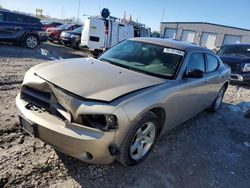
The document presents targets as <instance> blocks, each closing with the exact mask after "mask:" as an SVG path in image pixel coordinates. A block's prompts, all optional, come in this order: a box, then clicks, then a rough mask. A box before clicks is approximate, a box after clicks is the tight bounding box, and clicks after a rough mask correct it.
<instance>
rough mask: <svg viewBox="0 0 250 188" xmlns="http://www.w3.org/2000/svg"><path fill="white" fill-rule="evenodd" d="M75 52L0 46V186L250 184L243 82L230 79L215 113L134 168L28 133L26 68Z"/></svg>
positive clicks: (249, 129) (181, 130)
mask: <svg viewBox="0 0 250 188" xmlns="http://www.w3.org/2000/svg"><path fill="white" fill-rule="evenodd" d="M47 50H49V52H50V53H49V55H48V54H47V55H46V54H45V53H44V52H46V53H47V52H48V51H47ZM41 52H43V53H41ZM51 54H52V55H51ZM65 54H66V55H65ZM80 55H82V54H81V52H75V51H72V50H71V49H68V48H64V47H62V46H58V45H50V44H48V43H46V44H44V45H42V48H39V49H37V50H28V49H25V48H22V47H18V46H11V45H0V65H1V66H0V104H1V105H0V187H15V186H23V187H192V188H193V187H241V188H244V187H249V183H250V160H249V159H250V119H247V118H245V117H244V112H245V111H246V110H247V109H248V108H250V88H249V87H247V86H237V85H234V86H232V85H231V86H229V88H228V91H227V93H226V96H225V98H224V103H223V105H222V107H221V108H220V109H219V111H218V112H217V113H214V114H212V113H208V112H202V113H200V114H199V115H197V116H196V117H194V118H192V119H191V120H189V121H187V122H185V123H183V124H182V125H180V126H179V127H177V128H175V129H174V130H172V131H170V132H169V133H168V134H166V135H165V136H162V137H161V138H159V139H158V141H157V143H156V145H155V147H154V150H153V152H152V153H151V154H150V155H149V157H148V158H147V159H146V160H145V161H144V162H143V163H142V164H140V165H138V166H135V167H128V168H124V167H122V166H121V165H119V164H118V163H116V162H114V163H112V164H110V165H90V164H85V163H83V162H81V161H78V160H76V159H73V158H71V157H68V156H66V155H64V154H61V153H59V152H57V151H55V150H54V149H53V148H52V147H50V146H48V145H46V144H44V143H43V142H41V141H39V140H37V139H34V138H32V137H31V136H29V135H27V134H26V133H25V132H24V131H22V130H21V129H20V128H19V123H18V114H19V112H18V111H17V109H16V107H15V96H16V95H17V93H18V92H19V89H20V84H21V82H22V79H23V76H24V73H25V72H26V71H27V70H28V69H29V68H30V67H31V66H34V65H36V64H38V63H42V62H44V61H47V60H48V59H52V58H51V57H53V58H54V57H56V58H59V57H64V58H67V57H79V56H80Z"/></svg>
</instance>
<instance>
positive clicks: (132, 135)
mask: <svg viewBox="0 0 250 188" xmlns="http://www.w3.org/2000/svg"><path fill="white" fill-rule="evenodd" d="M159 122H160V121H159V118H158V116H157V115H156V114H154V113H153V112H147V113H146V114H144V116H143V117H142V118H141V119H140V120H139V121H138V122H137V123H135V124H134V125H133V126H132V127H131V128H130V129H129V130H128V132H127V134H126V135H125V136H124V138H123V141H122V143H121V146H120V155H119V156H118V157H117V159H116V160H117V161H118V162H120V163H121V164H122V165H123V166H133V165H137V164H139V163H141V162H142V161H144V160H145V158H146V157H147V156H148V154H149V153H150V152H151V150H152V148H153V146H154V144H155V141H156V138H157V136H158V133H159V128H160V123H159ZM151 126H152V127H151ZM150 127H151V128H150ZM147 128H148V129H147ZM145 130H149V132H148V131H145ZM144 131H145V132H147V133H146V134H147V135H146V134H144V133H143V132H144ZM139 135H141V136H139ZM146 138H147V139H146ZM147 141H148V142H147ZM139 150H140V151H141V152H139Z"/></svg>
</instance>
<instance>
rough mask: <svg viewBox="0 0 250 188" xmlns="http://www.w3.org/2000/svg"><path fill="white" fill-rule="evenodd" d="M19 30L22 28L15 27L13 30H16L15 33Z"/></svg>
mask: <svg viewBox="0 0 250 188" xmlns="http://www.w3.org/2000/svg"><path fill="white" fill-rule="evenodd" d="M21 29H22V27H15V28H14V30H16V31H17V30H21Z"/></svg>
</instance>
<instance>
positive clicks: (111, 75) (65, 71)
mask: <svg viewBox="0 0 250 188" xmlns="http://www.w3.org/2000/svg"><path fill="white" fill-rule="evenodd" d="M34 72H35V74H37V75H38V76H40V77H41V78H43V79H45V80H46V81H48V82H50V83H53V84H55V85H56V86H58V87H60V88H63V89H65V90H67V91H69V92H72V93H74V94H76V95H79V96H81V97H84V98H88V99H95V100H102V101H107V102H108V101H111V100H113V99H115V98H117V97H119V96H121V95H124V94H127V93H130V92H133V91H136V90H139V89H143V88H146V87H150V86H153V85H157V84H161V83H163V82H165V81H166V80H165V79H161V78H157V77H153V76H149V75H146V74H142V73H138V72H134V71H131V70H128V69H125V68H121V67H118V66H115V65H112V64H109V63H106V62H102V61H100V60H97V59H94V58H75V59H67V60H59V61H54V62H47V63H42V64H40V65H38V66H36V67H35V68H34Z"/></svg>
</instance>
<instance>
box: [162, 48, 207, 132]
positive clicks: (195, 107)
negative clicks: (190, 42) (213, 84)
mask: <svg viewBox="0 0 250 188" xmlns="http://www.w3.org/2000/svg"><path fill="white" fill-rule="evenodd" d="M186 58H187V60H186V62H187V63H186V65H184V64H183V66H185V71H184V73H183V75H182V78H181V79H180V80H177V83H176V85H178V88H176V90H175V91H173V93H172V95H171V97H169V98H168V99H166V102H165V107H166V111H167V113H168V114H167V115H166V116H167V117H166V119H168V122H167V123H168V125H167V126H166V127H167V129H171V128H173V127H174V126H176V125H178V124H180V123H182V122H184V121H186V120H188V119H190V118H191V117H193V116H195V115H196V114H197V113H199V112H201V111H202V110H204V109H205V108H207V102H206V97H207V96H208V94H209V93H208V89H207V83H208V82H207V78H206V74H205V72H206V64H205V57H204V54H203V53H202V52H194V53H192V54H190V55H189V56H187V57H186ZM193 69H198V70H201V71H203V72H204V75H203V77H202V78H186V77H185V75H186V73H187V72H188V71H190V70H193ZM169 108H170V109H169Z"/></svg>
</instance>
